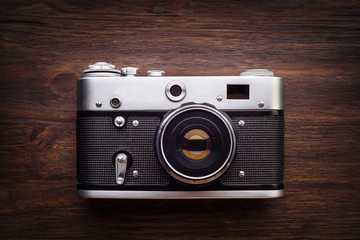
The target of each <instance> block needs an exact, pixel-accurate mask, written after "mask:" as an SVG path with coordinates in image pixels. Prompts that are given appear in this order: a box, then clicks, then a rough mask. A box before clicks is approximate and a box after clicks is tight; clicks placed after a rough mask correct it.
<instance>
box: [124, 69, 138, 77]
mask: <svg viewBox="0 0 360 240" xmlns="http://www.w3.org/2000/svg"><path fill="white" fill-rule="evenodd" d="M121 75H123V76H127V77H131V76H137V75H139V69H138V68H134V67H126V68H122V69H121Z"/></svg>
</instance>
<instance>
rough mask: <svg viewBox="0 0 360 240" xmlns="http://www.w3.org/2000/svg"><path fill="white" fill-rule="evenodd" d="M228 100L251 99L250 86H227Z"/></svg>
mask: <svg viewBox="0 0 360 240" xmlns="http://www.w3.org/2000/svg"><path fill="white" fill-rule="evenodd" d="M227 99H249V85H232V84H230V85H227Z"/></svg>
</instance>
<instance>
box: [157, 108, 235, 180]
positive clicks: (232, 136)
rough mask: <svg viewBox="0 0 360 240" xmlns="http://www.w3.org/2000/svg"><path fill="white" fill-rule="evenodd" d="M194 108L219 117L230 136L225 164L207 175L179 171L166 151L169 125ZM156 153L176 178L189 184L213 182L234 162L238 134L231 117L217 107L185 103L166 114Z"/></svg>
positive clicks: (160, 129) (160, 127) (159, 130)
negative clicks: (191, 174) (165, 136)
mask: <svg viewBox="0 0 360 240" xmlns="http://www.w3.org/2000/svg"><path fill="white" fill-rule="evenodd" d="M192 110H200V111H206V112H208V113H211V114H213V115H214V116H215V117H217V118H218V119H219V120H220V121H221V122H222V123H223V124H224V126H225V128H226V130H227V133H228V136H229V145H230V146H229V148H228V149H229V152H228V154H227V156H226V158H224V159H225V160H224V162H223V164H222V165H221V166H220V167H219V168H218V169H216V170H215V171H214V172H212V173H210V174H207V175H205V176H197V177H196V176H189V175H186V174H184V173H182V172H179V171H178V170H177V169H175V168H174V167H173V166H172V165H171V163H170V162H169V160H168V159H167V157H166V154H165V151H164V134H165V132H166V130H167V127H168V126H169V124H170V123H171V122H172V120H173V119H175V118H176V117H177V116H179V115H180V114H183V113H185V112H188V111H192ZM155 141H156V143H155V144H156V153H157V156H158V159H159V161H160V163H161V165H162V166H163V167H164V169H165V170H166V171H167V172H168V173H169V174H170V175H171V176H172V177H174V178H175V179H177V180H179V181H181V182H184V183H189V184H204V183H208V182H211V181H213V180H215V179H217V178H219V177H220V176H221V175H222V174H223V173H224V172H225V171H226V170H227V169H228V168H229V166H230V164H231V163H232V161H233V159H234V157H235V153H236V135H235V132H234V129H233V127H232V124H231V121H230V119H229V118H228V117H227V116H226V115H225V113H221V112H220V111H218V110H216V109H215V108H213V107H211V106H208V105H203V104H189V105H184V106H182V107H180V108H178V109H175V110H174V111H172V112H170V113H168V114H167V115H165V117H164V119H163V121H162V122H161V124H160V126H159V129H158V132H157V135H156V139H155Z"/></svg>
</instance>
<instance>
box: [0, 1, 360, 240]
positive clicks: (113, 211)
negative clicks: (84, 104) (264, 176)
mask: <svg viewBox="0 0 360 240" xmlns="http://www.w3.org/2000/svg"><path fill="white" fill-rule="evenodd" d="M0 11H1V12H0V13H1V17H0V19H1V23H0V28H1V32H0V34H1V42H0V83H1V85H0V116H1V117H0V139H1V146H0V238H1V239H48V238H55V239H60V238H71V239H115V238H119V239H240V238H248V239H359V238H360V157H359V154H360V141H359V140H360V128H359V127H360V113H359V111H360V107H359V105H360V97H359V94H360V3H359V2H358V1H326V0H324V1H305V0H304V1H229V0H225V1H204V2H203V1H180V0H179V1H145V0H144V1H68V0H67V1H65V0H63V1H32V0H30V1H25V0H19V1H10V0H6V1H2V3H1V5H0ZM96 61H109V62H111V63H113V64H115V65H117V66H118V67H123V66H136V67H139V68H140V71H141V74H142V75H143V74H145V73H146V70H149V69H163V70H165V71H166V74H167V75H237V74H238V73H239V72H240V71H243V70H246V69H251V68H268V69H271V70H273V71H274V72H275V74H276V75H277V76H281V77H283V79H284V82H285V119H286V127H285V137H286V141H285V145H286V147H285V153H286V164H285V174H286V177H285V181H286V192H285V197H284V198H280V199H272V200H86V199H81V198H79V197H77V194H76V186H75V179H76V173H75V162H76V159H75V152H76V149H75V118H76V104H75V102H76V81H77V79H78V78H79V77H80V76H81V72H82V70H83V69H84V68H86V67H87V65H89V64H91V63H93V62H96Z"/></svg>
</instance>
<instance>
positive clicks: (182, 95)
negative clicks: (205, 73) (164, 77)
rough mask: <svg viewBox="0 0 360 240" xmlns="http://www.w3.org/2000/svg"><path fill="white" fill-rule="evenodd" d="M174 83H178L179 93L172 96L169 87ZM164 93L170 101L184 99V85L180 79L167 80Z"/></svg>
mask: <svg viewBox="0 0 360 240" xmlns="http://www.w3.org/2000/svg"><path fill="white" fill-rule="evenodd" d="M175 85H178V86H179V87H180V88H181V94H180V95H179V96H174V95H172V94H171V91H170V90H171V87H173V86H175ZM165 94H166V97H167V98H168V99H169V100H170V101H173V102H179V101H181V100H183V99H184V97H185V96H186V87H185V85H184V84H183V83H182V82H180V81H172V82H169V83H168V84H167V85H166V87H165Z"/></svg>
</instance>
